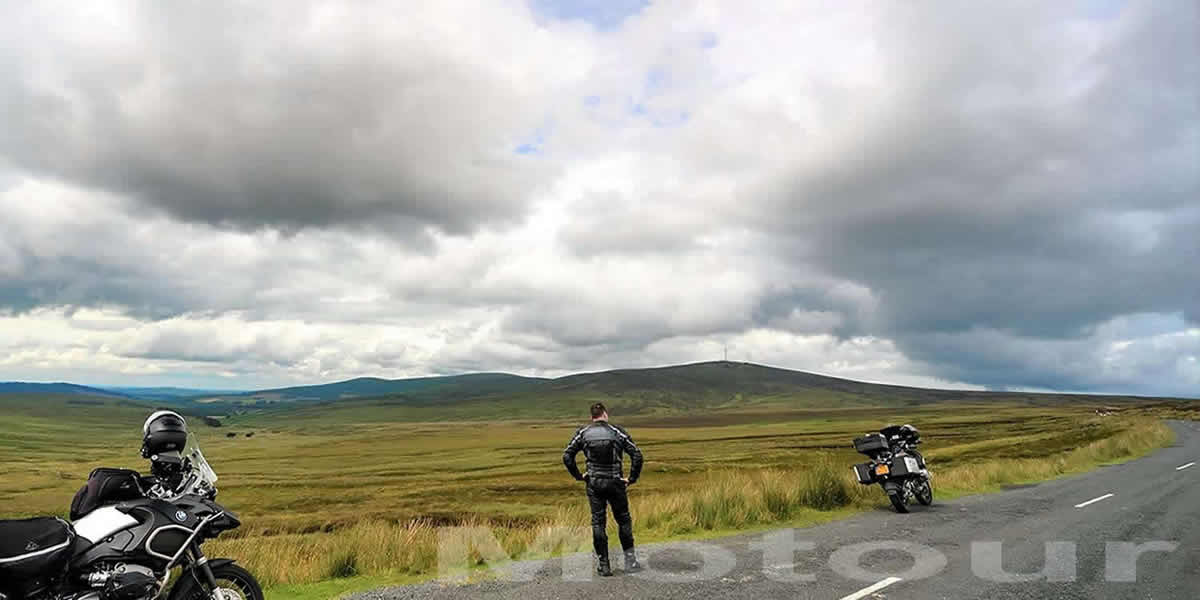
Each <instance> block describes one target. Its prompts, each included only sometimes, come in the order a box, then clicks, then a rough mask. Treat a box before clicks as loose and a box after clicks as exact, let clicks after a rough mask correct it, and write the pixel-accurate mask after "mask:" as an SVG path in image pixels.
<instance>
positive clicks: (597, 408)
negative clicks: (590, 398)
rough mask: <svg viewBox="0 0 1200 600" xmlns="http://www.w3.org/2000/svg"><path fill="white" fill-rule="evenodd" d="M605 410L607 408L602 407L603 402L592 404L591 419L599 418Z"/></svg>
mask: <svg viewBox="0 0 1200 600" xmlns="http://www.w3.org/2000/svg"><path fill="white" fill-rule="evenodd" d="M606 412H608V409H607V408H604V403H603V402H597V403H595V404H593V405H592V418H593V419H599V418H600V417H601V416H603V415H604V413H606Z"/></svg>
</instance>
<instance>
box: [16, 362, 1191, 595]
mask: <svg viewBox="0 0 1200 600" xmlns="http://www.w3.org/2000/svg"><path fill="white" fill-rule="evenodd" d="M822 393H829V394H835V393H838V392H828V391H826V392H822ZM663 397H665V396H659V397H657V398H658V400H655V398H656V397H654V396H650V397H649V398H650V401H647V399H646V398H647V396H644V395H639V394H632V395H625V396H623V397H622V396H616V397H614V396H613V395H612V391H611V390H607V391H606V390H602V389H601V390H599V391H597V389H596V387H594V386H593V387H592V388H589V390H588V391H587V393H586V394H585V393H584V392H577V393H576V394H572V395H570V397H569V400H568V401H566V402H562V401H553V402H552V401H550V400H549V399H544V400H543V403H542V404H543V406H542V408H541V410H540V411H530V412H532V413H534V414H535V415H537V416H536V417H535V418H524V420H515V419H514V417H524V415H523V414H522V413H521V412H520V411H516V412H514V411H513V410H507V411H506V412H504V413H503V414H504V416H505V417H506V419H505V420H498V419H497V418H496V417H498V416H499V415H497V414H496V413H495V412H494V407H493V410H484V408H483V407H480V406H478V405H476V403H477V402H479V401H477V400H476V401H472V402H467V403H463V404H465V405H466V406H467V408H464V406H463V405H461V404H455V405H448V406H445V407H443V408H444V409H445V410H444V411H443V412H442V413H440V414H439V413H438V412H436V411H437V407H436V406H431V405H422V406H417V407H414V406H412V405H411V403H405V402H395V401H390V402H389V401H386V400H384V401H375V400H372V401H368V402H345V403H337V404H318V405H313V406H305V407H293V408H292V409H290V410H273V411H265V412H258V411H250V412H247V413H245V414H240V415H235V416H232V417H229V418H227V419H225V420H224V424H223V426H222V427H219V428H212V427H204V426H199V425H197V426H195V427H194V429H195V430H196V433H197V435H198V437H199V438H200V440H201V443H202V444H203V446H204V448H205V452H206V454H207V455H208V457H209V459H210V461H211V462H212V463H213V464H214V466H215V467H216V469H217V471H218V473H219V474H220V475H221V482H220V484H219V487H220V488H221V497H220V499H221V501H222V502H223V503H225V504H227V505H228V506H229V507H230V508H232V509H234V510H235V511H237V512H238V513H239V514H240V515H241V516H242V518H243V521H244V522H245V524H246V525H245V527H244V528H243V529H242V530H239V531H238V532H235V536H234V537H230V538H227V539H225V538H223V539H221V540H218V541H216V542H214V543H212V544H210V551H211V552H212V553H213V554H214V555H215V554H221V555H229V556H234V557H237V558H238V559H239V560H240V561H241V562H242V563H244V564H245V565H246V566H248V567H249V568H251V569H252V570H253V571H254V572H255V573H256V574H258V575H259V576H260V577H261V578H262V580H263V581H264V583H265V584H267V585H268V586H271V587H273V588H274V589H273V592H272V596H273V597H280V598H284V597H286V598H305V597H309V598H325V597H330V596H332V595H334V594H335V593H336V592H337V591H340V590H345V589H350V588H353V587H357V586H363V585H368V584H371V585H374V584H379V583H388V582H397V581H405V580H410V579H416V578H423V577H429V576H432V575H434V574H435V573H436V569H437V550H436V540H437V535H438V527H440V526H443V525H462V524H478V525H482V526H487V527H490V528H491V529H492V530H493V531H494V533H495V535H496V537H497V538H498V540H499V541H500V543H501V545H502V546H503V548H504V551H505V552H506V553H508V554H509V555H512V556H517V555H529V554H533V555H537V554H539V553H545V552H550V551H554V550H560V551H561V550H571V549H585V548H587V547H588V543H589V541H588V535H589V533H588V531H587V530H586V529H584V528H583V527H582V526H584V525H586V524H587V517H586V512H585V509H584V502H583V499H582V490H581V488H580V487H579V484H576V483H575V482H573V481H572V480H571V479H570V478H569V477H568V476H567V475H566V474H565V472H564V471H563V469H562V466H561V463H560V459H559V457H560V453H561V450H562V447H563V445H565V443H566V441H567V439H568V438H569V437H570V434H571V433H572V432H573V431H574V427H575V426H576V425H577V424H578V421H579V419H568V418H563V416H561V415H559V414H558V413H561V412H564V411H565V410H569V411H570V412H582V411H583V410H585V409H586V406H587V404H588V401H590V400H592V399H595V398H600V399H605V400H608V401H610V402H612V404H614V405H616V406H617V407H618V408H616V409H614V420H616V421H618V422H620V423H621V424H623V425H626V426H627V427H628V428H629V429H631V431H632V432H633V434H634V436H635V438H636V439H637V440H638V443H639V445H640V446H641V447H642V448H643V450H644V452H645V453H646V456H647V464H646V470H645V475H644V477H643V480H642V481H641V482H640V483H639V484H638V485H637V486H635V487H634V488H633V489H632V492H631V497H632V501H633V506H634V515H635V519H636V520H637V528H638V534H639V539H640V540H641V541H654V540H665V539H675V538H681V537H704V536H711V535H717V534H720V533H725V532H730V531H739V530H747V529H754V528H759V527H768V526H773V525H780V524H808V523H816V522H821V521H826V520H830V519H833V518H837V517H839V516H843V515H846V514H850V513H852V512H854V511H861V510H882V509H884V505H885V503H886V498H884V497H883V495H882V494H881V493H880V492H879V490H878V489H877V488H874V487H871V488H864V487H862V486H859V485H857V484H856V483H854V482H853V481H852V480H851V478H850V477H851V475H850V470H849V466H850V465H851V464H852V463H854V462H858V461H860V460H861V457H859V456H858V455H857V454H855V453H854V451H853V450H852V449H851V448H850V440H851V439H852V438H853V437H855V436H857V435H861V434H862V433H863V432H865V431H868V430H872V429H877V428H878V427H880V426H881V425H883V424H886V423H889V422H911V423H914V424H916V425H918V426H919V427H921V429H922V431H923V433H924V436H925V439H926V440H927V444H926V446H924V448H925V451H926V455H927V457H928V458H929V460H930V463H931V468H933V469H934V470H935V474H936V480H935V485H936V487H937V491H938V495H939V497H941V498H943V499H944V498H946V497H949V496H953V495H961V494H967V493H975V492H985V491H991V490H996V489H1000V488H1002V487H1003V486H1006V485H1010V484H1017V483H1024V482H1029V481H1036V480H1042V479H1047V478H1053V477H1057V476H1061V475H1064V474H1069V473H1074V472H1079V471H1083V470H1086V469H1088V468H1091V467H1093V466H1096V465H1098V464H1104V463H1108V462H1114V461H1120V460H1125V459H1129V458H1132V457H1136V456H1139V455H1141V454H1144V453H1147V452H1149V451H1151V450H1153V449H1155V448H1158V447H1161V446H1162V445H1165V444H1168V443H1169V442H1170V439H1171V435H1170V431H1169V429H1167V428H1166V427H1164V426H1163V425H1161V424H1160V423H1159V421H1158V420H1157V418H1158V417H1160V416H1169V417H1182V418H1189V417H1190V418H1195V417H1196V416H1200V410H1197V405H1196V404H1195V403H1182V402H1165V401H1144V402H1140V403H1126V404H1122V405H1121V406H1120V407H1119V410H1118V411H1117V412H1116V414H1114V415H1112V416H1103V417H1102V416H1098V415H1096V414H1095V408H1096V406H1098V403H1097V402H1095V401H1092V400H1090V399H1083V400H1080V399H1077V398H1074V399H1072V398H1068V399H1064V400H1060V401H1059V402H1057V403H1052V402H1047V401H1045V400H1044V399H1039V400H1037V401H1029V400H1027V399H1026V400H1025V401H1022V402H1016V401H1012V400H1010V399H1004V398H1000V399H994V400H992V401H988V402H984V401H980V400H978V399H977V398H955V399H949V400H945V401H940V400H939V401H907V400H906V401H903V402H891V403H890V404H889V403H888V402H887V398H886V397H884V396H878V397H876V396H865V397H862V398H860V399H859V400H858V401H857V402H837V403H829V402H824V401H819V400H817V399H814V397H805V398H799V399H797V400H795V401H789V399H788V398H787V397H786V396H784V397H782V398H781V396H780V395H778V394H775V395H770V396H768V395H760V396H756V397H755V398H758V399H753V398H752V399H745V398H744V399H743V401H740V402H730V401H728V399H726V400H725V401H722V402H717V401H715V396H714V397H712V398H710V403H708V405H707V407H706V408H704V409H700V410H693V411H689V412H684V411H671V410H667V408H668V407H669V405H668V404H666V403H665V402H663V401H662V398H663ZM820 398H824V397H820ZM614 400H616V401H614ZM520 401H521V402H522V403H525V402H528V400H527V399H524V398H522V399H521V400H520ZM622 401H623V402H624V404H622ZM671 401H672V402H675V400H673V399H672V400H671ZM499 404H503V402H499ZM821 404H824V405H825V406H824V407H821V406H819V405H821ZM872 404H874V406H872ZM621 406H624V408H625V410H626V411H627V412H624V413H622V412H619V411H620V410H621V408H620V407H621ZM638 406H642V407H644V408H645V410H638V409H637V407H638ZM472 407H473V408H472ZM0 408H2V410H3V412H2V413H0V415H2V418H0V474H2V476H0V513H2V516H3V517H16V516H23V515H31V514H45V513H58V514H65V512H66V510H67V506H68V504H69V502H70V499H71V495H72V494H73V493H74V491H75V490H76V489H77V488H78V487H79V486H80V485H82V483H83V481H84V478H85V477H86V475H87V473H88V471H90V470H91V469H92V468H94V467H96V466H101V465H108V466H138V464H139V462H140V460H139V459H138V458H137V448H138V444H139V442H140V439H139V434H140V429H139V428H140V425H141V421H142V419H143V418H144V416H145V414H146V412H147V410H148V407H147V406H145V405H139V404H138V403H136V402H132V401H128V400H121V399H112V398H109V399H96V398H84V399H81V398H70V397H60V398H54V397H38V398H31V397H20V396H15V397H14V396H6V397H2V398H0ZM508 408H509V409H511V408H512V407H508ZM251 433H252V434H253V437H247V434H251ZM231 434H232V435H233V436H234V437H229V436H230V435H231ZM560 527H566V528H570V527H576V530H575V531H574V533H573V534H572V535H570V536H568V538H569V539H566V540H560V541H563V542H564V543H563V545H561V546H558V547H555V548H551V547H539V546H538V544H539V543H540V542H537V540H539V539H540V540H542V541H543V542H544V541H545V539H546V536H545V535H544V534H545V532H546V531H547V530H548V529H549V528H560Z"/></svg>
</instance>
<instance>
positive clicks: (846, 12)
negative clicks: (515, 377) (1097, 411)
mask: <svg viewBox="0 0 1200 600" xmlns="http://www.w3.org/2000/svg"><path fill="white" fill-rule="evenodd" d="M1198 23H1200V15H1198V14H1197V7H1196V6H1195V5H1193V4H1190V3H1174V2H1136V1H1129V2H1120V1H1118V2H1111V1H1109V0H1094V1H1085V2H1078V3H1045V2H1032V1H1031V2H1016V3H1006V4H1004V5H987V6H983V5H978V4H969V5H968V4H961V3H952V2H945V3H940V2H939V3H918V4H912V3H899V4H888V5H879V4H877V3H870V2H863V3H857V2H848V3H842V4H839V5H837V6H836V7H831V6H830V5H829V4H828V3H807V2H792V3H778V2H761V3H760V2H739V3H732V4H731V3H720V2H700V3H696V2H682V1H680V2H673V1H664V2H653V3H644V2H640V1H637V2H612V3H574V2H556V1H543V0H537V1H534V2H528V3H525V2H516V1H513V2H487V3H467V2H439V3H435V4H434V5H431V6H427V7H422V8H421V9H420V10H416V9H414V8H413V7H412V6H411V5H407V4H404V3H391V2H370V3H361V4H359V3H355V4H347V5H344V6H339V5H338V4H337V3H330V2H291V3H265V4H251V5H246V4H237V3H228V4H226V3H221V2H218V3H209V4H205V5H195V6H182V5H176V4H163V3H155V2H127V3H114V4H103V5H95V6H92V5H89V6H87V7H84V8H81V7H78V6H74V5H72V4H51V3H37V4H30V5H20V4H12V5H10V6H6V7H4V8H0V110H2V111H3V113H4V115H5V125H4V127H3V128H0V379H4V378H10V379H54V378H58V379H76V380H79V379H81V376H76V375H77V374H80V373H82V374H83V376H82V378H83V379H87V380H88V381H95V382H125V381H129V382H139V381H140V382H154V383H159V382H167V383H169V382H178V381H199V382H207V383H213V382H221V381H223V382H224V385H226V386H228V385H264V384H266V385H270V384H276V383H288V382H293V381H314V380H325V379H334V378H339V377H349V376H354V375H365V374H371V375H382V376H402V375H419V374H428V373H449V372H462V371H472V370H509V371H517V372H524V373H533V374H558V373H564V372H569V371H573V370H578V369H598V368H605V367H618V366H638V365H652V364H664V363H672V362H682V361H690V360H705V359H712V358H717V357H719V356H720V355H721V352H722V350H723V348H724V347H725V346H726V345H728V346H729V348H730V350H731V357H733V358H737V359H746V360H754V361H758V362H764V363H768V364H775V365H780V366H786V367H792V368H800V369H810V370H816V371H820V372H826V373H832V374H840V375H844V376H849V377H857V378H863V379H870V380H876V381H891V382H899V383H912V384H929V385H955V386H964V387H965V386H987V387H1036V388H1050V389H1062V390H1086V391H1114V392H1133V393H1147V394H1151V393H1153V394H1174V395H1190V396H1200V277H1197V275H1196V274H1197V267H1196V265H1198V264H1200V236H1198V235H1196V233H1195V232H1196V231H1200V203H1198V202H1197V198H1200V63H1197V61H1195V60H1188V58H1189V57H1191V56H1195V55H1197V54H1198V53H1200V24H1198Z"/></svg>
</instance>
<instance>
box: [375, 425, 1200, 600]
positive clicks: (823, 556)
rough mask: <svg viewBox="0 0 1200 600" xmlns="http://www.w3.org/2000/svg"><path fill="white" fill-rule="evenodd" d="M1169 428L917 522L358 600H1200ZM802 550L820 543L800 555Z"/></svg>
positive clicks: (1183, 430)
mask: <svg viewBox="0 0 1200 600" xmlns="http://www.w3.org/2000/svg"><path fill="white" fill-rule="evenodd" d="M1171 427H1172V428H1174V429H1175V431H1176V433H1177V441H1176V443H1175V445H1174V446H1173V447H1170V448H1166V449H1163V450H1161V451H1159V452H1157V453H1155V454H1153V455H1151V456H1149V457H1146V458H1143V459H1141V460H1137V461H1134V462H1130V463H1127V464H1124V465H1118V466H1112V467H1105V468H1101V469H1098V470H1096V471H1094V472H1091V473H1087V474H1084V475H1080V476H1076V477H1071V478H1067V479H1061V480H1056V481H1051V482H1047V483H1043V484H1039V485H1036V486H1028V487H1023V488H1020V489H1013V490H1009V491H1005V492H1002V493H998V494H991V495H985V496H973V497H969V498H962V499H959V500H954V501H950V502H935V504H934V505H933V506H932V507H929V508H922V507H919V506H917V507H914V509H913V512H912V513H911V514H907V515H897V514H894V513H891V512H885V511H883V510H880V511H877V512H872V513H868V514H864V515H861V516H857V517H854V518H851V519H847V520H843V521H838V522H836V523H829V524H826V525H821V526H818V527H812V528H806V529H795V530H781V531H775V532H770V533H768V534H756V535H744V536H737V537H732V538H727V539H722V540H716V541H711V542H705V543H704V544H703V545H701V546H696V545H688V544H662V545H653V546H647V547H645V548H643V549H642V554H643V556H644V558H648V561H647V562H648V564H649V566H650V567H651V568H650V569H648V570H647V571H646V572H644V573H639V574H635V575H628V574H624V573H621V572H620V571H619V570H618V573H617V576H616V577H613V578H610V579H600V578H594V579H593V578H590V569H589V560H590V559H589V558H588V557H586V556H583V555H578V556H575V557H573V558H571V559H569V560H568V563H567V564H566V566H565V568H564V563H563V561H559V560H556V561H548V562H537V563H534V562H529V563H521V564H520V567H521V569H520V572H522V573H528V574H529V575H528V576H527V577H526V579H527V580H524V581H512V580H511V579H510V580H508V581H489V582H486V583H481V584H475V585H468V586H458V585H452V584H446V583H430V584H424V585H416V586H403V587H396V588H388V589H384V590H376V591H372V592H367V593H364V594H359V595H356V596H354V597H353V600H402V599H403V600H410V599H412V600H425V599H431V600H432V599H455V600H457V599H466V598H483V599H496V600H501V599H512V600H549V599H559V598H567V599H574V598H578V599H606V598H655V599H662V600H671V599H676V598H704V599H719V598H730V599H746V600H774V599H784V598H787V599H801V600H803V599H814V600H815V599H821V600H826V599H828V600H881V599H888V600H932V599H947V600H949V599H953V600H969V599H980V600H983V599H987V600H1003V599H1013V600H1017V599H1032V598H1055V599H1057V598H1063V599H1077V598H1088V599H1092V598H1096V599H1101V598H1102V599H1106V600H1107V599H1114V600H1115V599H1134V598H1137V599H1145V600H1168V599H1180V600H1193V599H1200V464H1192V463H1200V423H1193V422H1172V423H1171ZM935 468H936V465H935ZM935 477H936V472H935ZM935 484H936V479H935ZM881 493H882V492H881ZM635 518H636V515H635ZM791 542H795V543H797V544H799V543H804V542H808V543H811V544H812V546H811V547H810V548H802V549H800V550H797V551H795V552H794V553H793V552H791V551H789V550H790V549H792V548H793V545H792V543H791ZM996 542H999V543H1001V544H1002V545H1001V546H1000V547H1001V549H1002V552H1001V553H1000V554H999V555H997V553H996V552H995V548H996V546H995V543H996ZM764 543H765V544H766V546H765V548H767V550H764ZM1047 543H1051V544H1058V546H1052V547H1051V550H1050V552H1051V554H1052V555H1053V556H1056V557H1057V558H1056V559H1055V560H1053V561H1051V562H1052V564H1054V565H1057V566H1058V568H1057V570H1052V571H1051V572H1050V573H1049V574H1048V576H1043V577H1040V578H1038V580H1035V581H1011V580H1009V581H1005V580H1006V579H1011V578H1012V577H1014V576H1017V577H1019V576H1020V575H1022V574H1025V575H1028V574H1039V573H1042V571H1043V567H1045V566H1046V565H1047V560H1046V556H1047ZM1147 543H1157V544H1160V545H1159V546H1144V547H1143V549H1146V550H1149V551H1148V552H1145V553H1144V554H1142V555H1141V559H1140V560H1137V561H1132V560H1129V559H1127V558H1126V559H1122V556H1128V554H1123V553H1122V549H1123V547H1122V546H1120V544H1125V545H1128V544H1147ZM861 544H875V545H877V546H878V545H884V546H886V545H893V546H903V545H905V544H907V545H908V546H907V550H909V551H913V552H917V553H921V554H920V555H919V556H914V555H913V554H910V553H905V552H903V551H900V550H896V549H893V550H876V551H873V552H871V551H866V550H867V549H869V548H870V546H859V545H861ZM989 544H991V545H989ZM1071 544H1073V545H1074V546H1073V548H1072V546H1071ZM1110 544H1114V545H1112V546H1110ZM1156 549H1157V551H1155V550H1156ZM857 550H861V551H857ZM614 554H615V555H616V554H619V553H614ZM973 555H974V558H973ZM997 556H1000V557H1002V558H1001V559H1000V562H998V563H997V562H996V561H995V560H992V559H996V557H997ZM1072 560H1073V561H1074V564H1073V568H1072ZM616 562H617V563H618V564H619V563H620V559H619V558H618V559H617V561H616ZM1110 563H1111V564H1110ZM614 566H616V565H614ZM856 567H857V568H856ZM1131 569H1136V574H1134V573H1133V572H1132V571H1131ZM535 571H536V573H534V572H535ZM805 575H808V576H811V579H812V580H811V581H804V580H802V578H803V576H805ZM1047 577H1049V578H1050V579H1052V581H1048V580H1047ZM1132 577H1136V580H1135V581H1132V582H1128V581H1121V579H1130V578H1132ZM579 579H584V580H583V581H580V580H579ZM588 579H590V580H588Z"/></svg>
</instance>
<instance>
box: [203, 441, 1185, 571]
mask: <svg viewBox="0 0 1200 600" xmlns="http://www.w3.org/2000/svg"><path fill="white" fill-rule="evenodd" d="M1103 427H1104V428H1105V430H1106V431H1109V430H1111V433H1110V434H1108V435H1106V436H1105V437H1103V438H1100V439H1096V440H1093V441H1091V442H1088V443H1085V444H1083V445H1081V446H1078V447H1075V448H1073V449H1071V450H1068V451H1065V452H1060V453H1056V454H1052V455H1049V456H1045V457H1042V458H1018V459H1006V458H992V459H979V458H975V459H972V460H969V461H963V462H962V463H961V464H956V465H954V466H951V467H948V468H946V469H944V470H941V469H939V467H938V460H937V458H936V456H937V454H936V452H935V453H930V457H929V462H930V466H931V468H932V469H933V471H934V477H935V478H934V484H935V489H936V490H937V494H938V495H939V497H941V498H945V497H947V495H950V496H956V495H962V494H966V493H975V492H987V491H994V490H996V489H999V488H1002V487H1003V486H1006V485H1011V484H1019V483H1028V482H1033V481H1040V480H1045V479H1051V478H1055V477H1060V476H1063V475H1068V474H1071V473H1078V472H1082V471H1085V470H1087V469H1089V468H1091V467H1094V466H1097V465H1101V464H1106V463H1111V462H1114V461H1121V460H1127V459H1131V458H1135V457H1138V456H1141V455H1144V454H1147V453H1149V452H1151V451H1153V450H1154V449H1156V448H1160V447H1162V446H1165V445H1168V444H1170V443H1171V442H1172V440H1173V433H1172V432H1171V430H1170V428H1169V427H1167V426H1166V425H1164V424H1163V423H1161V422H1159V421H1157V420H1152V419H1129V420H1124V421H1121V422H1113V421H1108V422H1104V423H1103ZM947 453H948V454H951V455H953V453H952V452H949V451H947ZM845 458H846V457H845V456H834V455H830V454H822V453H816V454H811V455H809V461H808V462H807V464H805V465H803V466H800V467H797V468H793V469H737V470H733V469H722V470H714V471H711V472H708V473H706V474H705V475H704V476H703V478H702V479H701V480H700V481H699V483H698V484H697V485H695V486H694V487H692V488H691V489H688V490H686V491H676V492H669V493H654V494H649V495H641V494H639V493H638V492H637V491H636V490H637V487H636V486H635V487H634V488H633V489H634V490H635V491H634V492H633V493H632V494H631V496H632V503H633V506H632V509H633V513H634V518H635V520H636V521H635V525H636V528H637V535H638V538H639V542H647V541H655V540H666V539H672V538H679V537H689V536H697V535H703V534H705V533H710V532H723V531H732V530H742V529H753V528H756V527H764V526H769V525H776V524H778V525H784V524H803V523H808V522H816V521H821V520H828V519H829V518H833V517H834V516H837V515H840V514H844V513H845V511H853V510H866V509H884V507H885V506H886V503H887V500H886V498H885V497H884V495H883V494H882V493H881V492H880V490H879V488H878V486H862V485H859V484H858V483H857V482H856V481H855V480H854V476H853V474H852V472H851V471H850V468H849V467H850V461H848V460H845ZM587 522H588V515H587V511H586V509H585V507H584V503H583V502H582V501H579V502H575V503H572V504H570V505H567V506H564V507H562V508H560V509H559V510H558V511H557V512H555V513H554V514H553V515H551V516H549V517H546V518H543V519H541V520H538V521H537V522H535V523H533V524H532V525H529V524H525V525H522V524H519V523H517V524H510V525H507V526H495V525H494V524H490V523H489V522H487V521H465V522H462V523H457V524H456V525H460V526H466V527H488V528H489V529H490V530H491V531H492V533H493V534H494V535H495V536H496V539H497V540H498V541H499V543H500V546H501V547H502V548H503V550H504V552H505V553H506V554H507V555H508V556H511V557H514V558H526V557H539V556H545V555H548V554H552V553H556V552H559V551H577V550H584V549H587V548H589V547H590V538H589V536H590V529H588V528H587V527H586V524H587ZM548 530H555V531H560V532H561V531H568V532H570V533H569V536H568V537H570V538H571V539H569V540H566V542H565V543H563V544H561V545H553V546H552V547H540V546H539V545H538V543H537V542H538V540H544V539H546V538H547V537H548V536H547V531H548ZM549 537H553V536H549ZM560 537H561V536H560ZM559 541H562V540H559ZM212 546H213V550H212V552H213V555H214V556H215V555H229V556H238V557H241V561H242V562H244V563H245V564H246V566H248V567H249V568H250V569H251V570H252V571H253V572H255V573H256V574H258V575H259V576H260V577H261V578H262V579H263V581H264V582H265V583H267V584H268V585H274V584H278V583H306V582H317V581H322V580H327V579H330V578H338V577H347V576H351V575H371V576H380V575H389V576H422V575H423V576H432V575H435V574H436V573H437V569H438V527H436V526H435V524H434V523H433V522H431V521H428V520H414V521H410V522H405V523H388V522H382V521H370V522H362V523H359V524H356V525H354V526H352V527H349V528H345V529H339V530H336V531H334V532H331V533H317V534H302V535H295V534H292V535H279V536H272V537H268V538H262V537H248V538H240V539H232V540H218V541H217V542H216V543H214V544H212ZM264 548H266V549H269V551H266V552H264V551H262V550H263V549H264ZM472 562H474V563H482V562H483V557H482V556H479V555H472Z"/></svg>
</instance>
